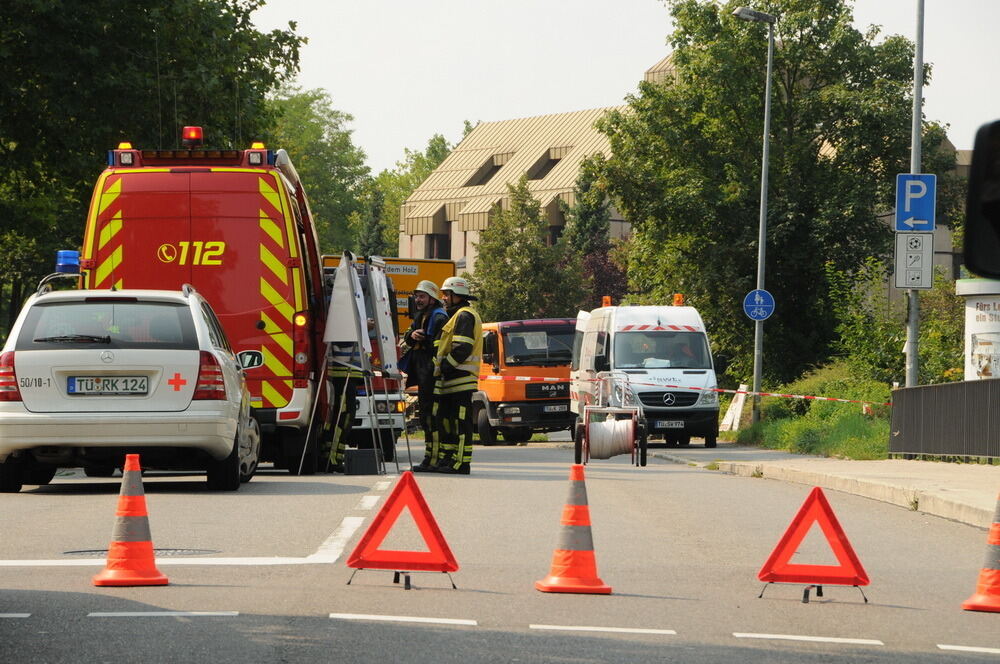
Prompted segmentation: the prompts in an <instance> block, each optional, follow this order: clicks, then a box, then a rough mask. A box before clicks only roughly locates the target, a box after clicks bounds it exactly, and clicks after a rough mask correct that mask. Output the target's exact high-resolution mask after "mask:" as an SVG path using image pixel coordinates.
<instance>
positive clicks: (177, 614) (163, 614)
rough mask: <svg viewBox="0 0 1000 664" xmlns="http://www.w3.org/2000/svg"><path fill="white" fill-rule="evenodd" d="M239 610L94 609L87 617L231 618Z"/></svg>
mask: <svg viewBox="0 0 1000 664" xmlns="http://www.w3.org/2000/svg"><path fill="white" fill-rule="evenodd" d="M238 615H240V612H239V611H94V612H92V613H88V614H87V617H88V618H232V617H234V616H238Z"/></svg>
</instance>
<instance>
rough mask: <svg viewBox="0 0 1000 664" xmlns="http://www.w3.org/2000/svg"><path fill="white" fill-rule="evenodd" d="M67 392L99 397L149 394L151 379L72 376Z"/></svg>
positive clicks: (140, 377) (139, 377) (68, 381)
mask: <svg viewBox="0 0 1000 664" xmlns="http://www.w3.org/2000/svg"><path fill="white" fill-rule="evenodd" d="M66 392H68V393H69V394H89V395H98V396H101V395H105V396H106V395H115V394H146V393H147V392H149V379H148V378H147V377H146V376H70V377H69V378H68V379H67V385H66Z"/></svg>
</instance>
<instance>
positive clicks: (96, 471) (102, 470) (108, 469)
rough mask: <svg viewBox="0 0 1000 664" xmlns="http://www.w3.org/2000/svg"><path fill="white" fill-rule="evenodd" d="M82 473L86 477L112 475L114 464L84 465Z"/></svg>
mask: <svg viewBox="0 0 1000 664" xmlns="http://www.w3.org/2000/svg"><path fill="white" fill-rule="evenodd" d="M83 474H84V475H86V476H87V477H112V476H113V475H114V474H115V467H114V466H84V467H83Z"/></svg>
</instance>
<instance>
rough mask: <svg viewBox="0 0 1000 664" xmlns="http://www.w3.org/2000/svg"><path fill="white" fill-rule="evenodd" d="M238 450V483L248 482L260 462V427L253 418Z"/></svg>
mask: <svg viewBox="0 0 1000 664" xmlns="http://www.w3.org/2000/svg"><path fill="white" fill-rule="evenodd" d="M240 448H241V449H240V482H249V481H250V480H251V479H252V478H253V476H254V474H255V473H256V472H257V464H258V463H259V462H260V425H259V424H257V420H256V419H255V418H253V417H251V418H250V424H249V425H248V426H247V429H246V431H244V432H243V444H242V445H241V446H240Z"/></svg>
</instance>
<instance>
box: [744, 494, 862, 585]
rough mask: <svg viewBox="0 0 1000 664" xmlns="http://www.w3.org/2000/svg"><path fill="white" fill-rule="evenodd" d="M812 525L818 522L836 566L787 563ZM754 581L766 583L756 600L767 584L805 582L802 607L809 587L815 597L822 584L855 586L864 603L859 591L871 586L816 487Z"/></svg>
mask: <svg viewBox="0 0 1000 664" xmlns="http://www.w3.org/2000/svg"><path fill="white" fill-rule="evenodd" d="M814 523H818V524H819V526H820V528H821V529H822V531H823V536H824V537H825V538H826V541H827V544H829V545H830V549H831V550H832V551H833V554H834V556H836V558H837V562H838V563H839V565H799V564H792V563H791V562H790V561H791V559H792V556H794V555H795V552H796V550H797V549H798V547H799V544H801V543H802V540H803V539H804V538H805V536H806V534H807V533H808V532H809V530H810V528H812V525H813V524H814ZM757 578H758V579H760V580H761V581H764V582H765V585H764V588H763V589H761V591H760V595H758V598H759V597H763V596H764V590H767V586H768V584H771V583H806V584H809V585H807V586H806V588H805V590H804V591H803V593H802V602H803V603H804V604H808V603H809V591H810V590H811V589H812V588H816V596H817V597H822V596H823V586H824V585H841V586H854V587H855V588H857V589H858V590H859V591H860V592H861V596H862V597H864V599H865V603H866V604H867V603H868V598H867V597H865V591H863V590H861V586H867V585H868V584H869V583H870V581H869V580H868V574H867V573H866V572H865V569H864V567H862V566H861V561H860V560H858V556H857V554H856V553H854V549H853V548H852V547H851V543H850V542H849V541H848V540H847V535H846V534H845V533H844V529H843V528H841V527H840V522H839V521H837V516H836V515H835V514H834V513H833V508H831V507H830V503H829V502H827V500H826V495H825V494H824V493H823V490H822V489H821V488H819V487H814V488H813V490H812V491H811V492H810V493H809V496H808V497H807V498H806V500H805V502H804V503H802V507H800V508H799V512H798V514H796V515H795V518H793V519H792V522H791V523H790V524H789V525H788V530H786V531H785V534H784V535H782V536H781V540H780V541H779V542H778V545H777V546H776V547H774V551H772V552H771V556H770V557H769V558H768V559H767V562H765V563H764V566H763V567H761V568H760V571H759V572H758V573H757Z"/></svg>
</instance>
